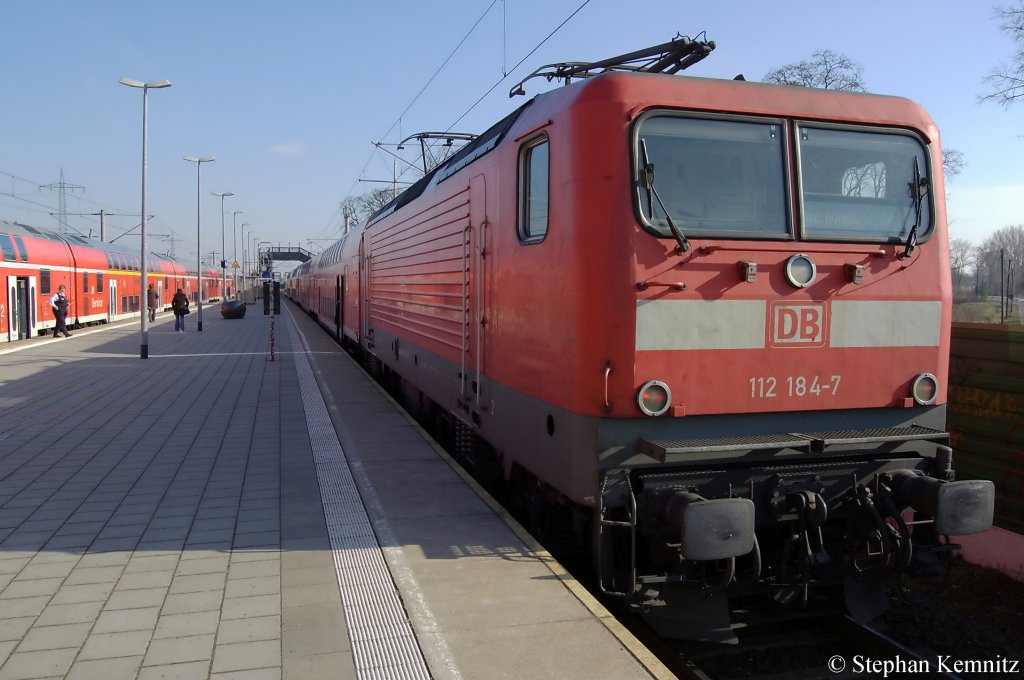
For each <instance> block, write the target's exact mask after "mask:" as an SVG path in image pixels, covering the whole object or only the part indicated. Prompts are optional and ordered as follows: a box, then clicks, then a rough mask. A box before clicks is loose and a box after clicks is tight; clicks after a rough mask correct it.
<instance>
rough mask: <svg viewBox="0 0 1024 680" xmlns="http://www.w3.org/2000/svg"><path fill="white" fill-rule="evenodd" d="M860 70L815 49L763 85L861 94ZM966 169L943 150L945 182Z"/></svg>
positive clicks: (844, 59) (954, 153) (959, 155)
mask: <svg viewBox="0 0 1024 680" xmlns="http://www.w3.org/2000/svg"><path fill="white" fill-rule="evenodd" d="M1022 2H1024V0H1022ZM862 71H863V68H862V67H861V65H860V64H858V63H857V62H855V61H853V60H852V59H850V58H849V57H847V56H844V55H842V54H837V53H835V52H833V51H832V50H818V51H817V52H815V53H814V54H812V55H811V58H810V59H809V60H807V61H801V62H798V63H796V64H787V65H785V66H780V67H779V68H775V69H772V70H771V71H769V72H768V73H766V74H765V76H764V82H766V83H775V84H777V85H802V86H804V87H817V88H820V89H823V90H845V91H850V92H864V79H863V77H862V75H861V74H862ZM965 167H967V161H966V159H964V155H963V154H962V153H961V152H960V151H957V150H956V149H945V150H943V152H942V170H943V173H944V174H945V176H946V179H947V180H948V181H953V179H955V178H956V176H957V175H959V174H960V172H961V171H962V170H963V169H964V168H965Z"/></svg>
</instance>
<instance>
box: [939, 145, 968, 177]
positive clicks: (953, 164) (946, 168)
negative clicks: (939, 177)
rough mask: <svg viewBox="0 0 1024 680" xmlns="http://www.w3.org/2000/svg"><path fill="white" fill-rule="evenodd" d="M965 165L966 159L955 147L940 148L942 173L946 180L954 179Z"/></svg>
mask: <svg viewBox="0 0 1024 680" xmlns="http://www.w3.org/2000/svg"><path fill="white" fill-rule="evenodd" d="M966 167H967V159H965V158H964V155H963V153H961V152H960V151H959V150H957V149H943V150H942V173H943V174H944V175H945V176H946V181H947V182H952V181H953V180H954V179H956V177H957V175H959V174H960V173H961V172H962V171H963V169H964V168H966Z"/></svg>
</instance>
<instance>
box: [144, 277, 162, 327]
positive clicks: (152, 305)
mask: <svg viewBox="0 0 1024 680" xmlns="http://www.w3.org/2000/svg"><path fill="white" fill-rule="evenodd" d="M157 302H159V296H158V295H157V293H156V289H155V288H153V284H152V283H151V284H149V290H147V291H146V306H147V307H149V320H150V321H156V305H157Z"/></svg>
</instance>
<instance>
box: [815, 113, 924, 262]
mask: <svg viewBox="0 0 1024 680" xmlns="http://www.w3.org/2000/svg"><path fill="white" fill-rule="evenodd" d="M797 140H798V145H799V158H800V162H799V167H800V170H801V203H802V205H803V235H804V236H805V237H807V238H813V239H825V240H844V241H845V240H863V241H874V242H883V243H886V242H890V243H892V242H895V243H903V242H905V241H906V240H907V237H908V236H909V235H910V230H911V229H912V228H913V226H914V222H915V221H916V219H917V217H916V205H915V201H914V193H913V192H912V191H911V190H910V187H911V185H912V184H914V161H915V159H916V160H917V164H918V167H919V168H921V169H925V173H926V172H927V170H926V169H927V168H928V160H927V157H926V156H925V153H924V148H923V147H922V146H921V144H920V142H918V141H917V139H915V138H914V137H911V136H909V135H906V134H889V133H884V132H873V131H854V130H849V129H843V130H838V129H829V128H817V127H808V126H801V127H799V128H798V130H797ZM930 226H931V207H930V203H929V201H928V195H925V197H924V200H922V201H921V224H920V226H919V227H918V234H917V235H918V238H921V237H922V236H924V235H926V234H927V233H928V231H929V229H930Z"/></svg>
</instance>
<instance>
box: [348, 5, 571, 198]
mask: <svg viewBox="0 0 1024 680" xmlns="http://www.w3.org/2000/svg"><path fill="white" fill-rule="evenodd" d="M588 1H589V0H588ZM497 3H498V0H492V2H491V4H490V5H488V6H487V9H485V10H484V11H483V14H481V15H480V17H479V18H478V19H477V20H476V22H475V23H474V24H473V25H472V26H471V27H470V29H469V30H468V31H466V35H464V36H462V40H460V41H459V44H458V45H456V46H455V49H453V50H452V51H451V53H450V54H449V55H448V56H447V57H446V58H445V60H444V61H443V62H442V63H441V65H440V66H438V67H437V70H436V71H434V74H433V75H432V76H430V78H429V79H428V80H427V82H426V84H425V85H424V86H423V87H421V88H420V91H419V92H417V93H416V96H415V97H413V98H412V101H410V102H409V104H408V105H407V106H406V107H405V109H404V110H403V111H402V113H400V114H399V115H398V118H396V119H395V122H394V123H392V124H391V127H389V128H388V129H387V130H386V131H385V132H384V134H383V135H381V136H380V137H379V139H384V138H385V137H387V136H388V135H389V134H391V131H392V130H394V129H395V126H397V125H398V124H399V123H401V121H402V118H403V117H404V116H405V114H407V113H408V112H409V110H410V109H412V107H413V105H414V104H416V102H417V101H419V98H420V97H421V96H422V95H423V93H424V92H426V90H427V88H428V87H430V84H431V83H432V82H434V79H435V78H437V76H438V74H440V73H441V71H442V70H443V69H444V67H445V66H447V65H448V62H449V61H451V59H452V57H454V56H455V53H456V52H458V51H459V48H460V47H462V45H463V44H464V43H465V42H466V40H468V39H469V36H470V35H472V34H473V31H475V30H476V28H477V26H479V25H480V22H481V21H483V20H484V17H486V16H487V15H488V14H489V13H490V11H491V9H493V8H494V5H496V4H497ZM376 153H377V150H376V147H375V148H374V151H371V152H370V155H369V157H368V158H367V159H366V162H365V163H364V164H363V168H362V169H361V170H360V171H359V174H358V175H357V176H356V180H355V181H354V182H352V186H351V187H349V190H348V193H349V194H351V193H352V190H353V189H355V187H356V185H357V184H359V178H360V177H362V176H363V173H364V172H366V168H368V167H369V166H370V162H371V161H372V160H373V157H374V156H375V155H376Z"/></svg>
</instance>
